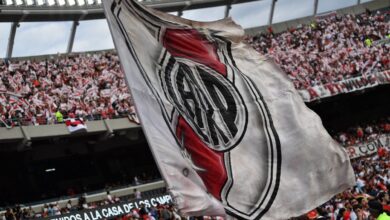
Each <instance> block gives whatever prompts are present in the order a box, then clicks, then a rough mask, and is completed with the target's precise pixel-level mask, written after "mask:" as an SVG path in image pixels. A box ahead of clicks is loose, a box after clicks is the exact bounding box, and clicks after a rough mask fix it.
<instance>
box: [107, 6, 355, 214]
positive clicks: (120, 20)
mask: <svg viewBox="0 0 390 220" xmlns="http://www.w3.org/2000/svg"><path fill="white" fill-rule="evenodd" d="M103 3H104V9H105V13H106V17H107V19H108V24H109V26H110V29H111V33H112V35H113V39H114V43H115V46H116V49H117V51H118V53H119V57H120V59H121V62H122V66H123V68H124V71H125V75H126V78H127V82H128V84H129V85H130V89H131V92H132V97H133V98H134V102H135V105H136V107H137V115H138V116H139V119H140V121H141V124H142V127H143V130H144V132H145V134H146V137H147V139H148V142H149V145H150V147H151V150H152V152H153V155H154V157H155V160H156V161H157V164H158V166H159V168H160V171H161V173H162V175H163V177H164V179H165V181H166V183H167V186H168V189H169V191H170V193H171V194H172V196H173V198H174V201H175V203H176V205H177V208H178V209H179V211H180V212H181V213H182V214H184V215H194V216H202V215H223V216H233V217H236V218H239V219H260V218H263V219H287V218H289V217H293V216H298V215H300V214H303V213H306V212H308V211H310V210H312V209H313V208H315V207H316V206H318V205H321V204H322V203H324V202H326V201H327V200H328V199H330V198H331V197H332V196H333V195H335V194H336V193H338V192H341V191H343V190H345V189H346V188H348V187H349V186H352V185H353V184H354V175H353V170H352V168H351V165H350V162H349V158H348V155H347V153H346V151H345V150H344V149H342V147H341V146H340V145H338V144H337V143H336V142H335V141H333V140H332V138H331V137H330V136H329V134H328V133H327V132H326V131H325V129H324V128H323V126H322V124H321V120H320V118H319V117H318V116H317V115H316V114H315V113H313V112H312V111H310V110H309V109H308V108H307V107H306V106H305V104H304V103H303V101H302V99H301V97H300V96H299V95H298V93H297V91H296V90H295V89H294V87H293V85H292V83H291V82H290V81H289V80H288V78H287V76H286V75H285V74H284V73H283V72H282V71H281V70H280V69H279V68H278V67H276V66H275V65H274V63H273V62H272V61H270V60H268V59H266V58H264V57H262V56H260V55H259V54H258V53H257V52H256V51H254V50H253V49H251V48H250V47H249V46H247V45H245V44H244V43H243V42H242V39H243V35H244V31H243V30H242V28H241V27H239V26H238V25H236V24H235V23H234V22H232V21H231V20H230V19H225V20H221V21H216V22H209V23H204V22H196V21H190V20H186V19H182V18H179V17H176V16H172V15H169V14H164V13H162V12H158V11H155V10H152V9H148V8H146V7H144V6H142V5H140V4H139V3H138V2H137V1H132V0H107V1H103Z"/></svg>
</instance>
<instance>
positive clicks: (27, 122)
mask: <svg viewBox="0 0 390 220" xmlns="http://www.w3.org/2000/svg"><path fill="white" fill-rule="evenodd" d="M63 116H64V118H65V119H66V118H68V115H67V114H64V115H63ZM77 118H82V119H83V120H84V121H98V120H104V119H118V118H129V120H131V121H133V122H135V123H137V124H139V122H138V120H137V116H136V114H135V113H123V114H119V115H114V114H107V115H102V114H93V115H86V116H78V117H77ZM62 123H64V122H58V121H57V120H56V119H55V117H54V116H51V117H49V118H46V117H45V116H35V117H33V118H29V117H23V118H18V117H13V118H9V119H5V120H3V119H1V118H0V127H7V128H13V127H17V126H37V125H52V124H62Z"/></svg>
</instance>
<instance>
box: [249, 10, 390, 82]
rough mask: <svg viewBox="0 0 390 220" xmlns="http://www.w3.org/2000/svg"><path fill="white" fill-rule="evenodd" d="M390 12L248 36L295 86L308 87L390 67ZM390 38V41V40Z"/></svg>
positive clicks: (338, 17) (334, 17)
mask: <svg viewBox="0 0 390 220" xmlns="http://www.w3.org/2000/svg"><path fill="white" fill-rule="evenodd" d="M389 21H390V13H389V11H388V10H387V11H378V12H375V13H373V12H370V11H367V12H366V13H362V14H359V15H352V14H346V15H336V14H330V15H328V16H323V17H318V18H317V19H316V20H315V21H313V22H312V23H310V24H309V25H299V26H298V27H295V28H290V29H288V30H287V31H284V32H281V33H277V34H276V33H274V32H273V30H272V28H271V27H270V28H268V31H267V32H262V33H259V34H257V35H255V36H253V37H249V38H248V42H249V43H250V44H251V45H252V46H253V47H254V48H255V49H256V50H257V51H259V52H260V53H262V54H267V55H269V56H270V57H272V58H273V59H274V60H275V61H276V63H278V64H279V65H280V66H281V68H282V69H283V70H284V71H285V72H286V73H287V74H288V76H289V78H290V79H291V80H292V81H293V83H294V86H295V87H296V88H297V89H307V88H308V87H312V86H316V85H325V84H328V83H334V82H338V81H342V80H345V79H350V78H353V77H356V76H367V75H369V74H373V73H376V72H382V71H385V70H389V69H390V53H389V49H390V44H389V42H387V43H382V44H377V43H376V41H378V40H383V39H389V38H390V23H389ZM389 40H390V39H389Z"/></svg>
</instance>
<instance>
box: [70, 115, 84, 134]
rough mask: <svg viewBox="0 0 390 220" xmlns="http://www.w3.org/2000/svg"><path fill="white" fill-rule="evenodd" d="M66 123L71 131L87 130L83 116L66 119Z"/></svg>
mask: <svg viewBox="0 0 390 220" xmlns="http://www.w3.org/2000/svg"><path fill="white" fill-rule="evenodd" d="M65 125H66V127H67V128H68V130H69V132H70V133H75V132H85V131H87V125H86V124H85V123H84V121H83V119H81V118H70V119H66V120H65Z"/></svg>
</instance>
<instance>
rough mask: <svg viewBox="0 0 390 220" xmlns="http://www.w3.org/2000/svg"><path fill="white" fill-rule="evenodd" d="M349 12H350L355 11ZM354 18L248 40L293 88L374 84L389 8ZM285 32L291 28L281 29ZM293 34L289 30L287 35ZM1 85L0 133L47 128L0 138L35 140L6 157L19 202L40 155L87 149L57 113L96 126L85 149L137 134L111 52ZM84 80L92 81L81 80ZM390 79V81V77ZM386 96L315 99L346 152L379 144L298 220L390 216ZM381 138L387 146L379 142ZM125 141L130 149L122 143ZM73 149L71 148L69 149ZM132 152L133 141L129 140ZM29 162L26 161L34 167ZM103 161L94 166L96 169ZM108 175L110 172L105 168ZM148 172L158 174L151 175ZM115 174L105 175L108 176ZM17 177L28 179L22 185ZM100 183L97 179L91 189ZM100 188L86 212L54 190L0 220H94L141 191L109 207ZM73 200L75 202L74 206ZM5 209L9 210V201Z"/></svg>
mask: <svg viewBox="0 0 390 220" xmlns="http://www.w3.org/2000/svg"><path fill="white" fill-rule="evenodd" d="M377 3H378V1H377ZM380 3H381V2H379V3H378V4H380ZM369 4H371V3H369ZM359 7H361V6H359ZM346 11H348V12H349V11H352V9H351V10H346ZM357 11H358V12H359V13H357V15H354V14H353V13H343V14H339V13H329V14H326V15H325V16H318V17H317V18H316V19H312V18H310V19H307V18H306V19H304V20H301V21H302V22H295V24H296V25H295V26H294V28H292V27H293V26H292V25H289V24H290V23H292V22H290V21H288V22H285V23H283V24H280V25H274V26H273V28H268V27H266V28H263V30H264V31H263V32H262V33H257V34H256V35H255V36H253V37H248V42H249V43H251V44H252V45H253V47H254V48H255V49H256V50H258V51H259V52H260V53H262V54H265V55H268V56H270V57H272V58H274V59H275V60H276V61H277V62H278V63H279V64H280V65H281V68H282V69H284V70H285V71H286V72H287V74H288V76H289V77H290V79H291V80H292V81H293V82H294V85H295V86H296V88H297V89H298V90H301V91H302V90H309V89H310V88H312V87H316V86H317V87H318V86H323V85H329V84H334V83H337V82H341V81H345V80H348V79H353V78H356V77H369V76H376V74H377V73H384V72H385V73H386V74H387V73H388V71H389V67H390V62H389V58H390V57H389V44H388V42H389V41H388V40H387V39H388V38H389V34H390V32H389V31H390V25H389V19H390V15H389V10H388V8H386V9H383V10H380V11H376V10H372V11H370V10H367V11H366V12H364V10H362V8H359V10H357ZM282 26H283V27H284V28H277V27H282ZM287 28H289V29H288V30H286V29H287ZM282 29H283V30H282ZM0 76H1V80H0V103H2V105H1V106H0V107H2V108H0V115H1V118H2V120H1V121H0V126H7V127H11V126H14V125H24V126H28V125H47V126H30V127H29V128H25V127H24V126H21V127H20V129H21V130H20V131H19V130H18V128H14V129H5V128H3V129H4V130H1V129H2V128H0V139H1V140H0V143H1V147H2V149H4V148H5V147H4V146H6V145H7V144H4V143H3V142H1V141H4V140H5V141H9V140H11V139H12V138H10V135H9V134H11V133H12V132H16V131H17V133H18V134H17V135H15V136H12V137H15V138H14V139H17V138H23V136H26V135H25V133H26V134H34V135H35V136H34V135H32V137H33V141H34V144H33V147H34V148H33V149H32V150H31V149H29V151H27V152H17V153H14V154H10V153H3V154H2V157H0V158H1V159H0V161H2V162H3V163H2V165H3V166H2V167H3V170H2V174H3V176H5V177H6V178H7V180H8V181H9V182H10V183H9V185H12V184H15V185H14V186H13V188H15V189H18V190H20V191H21V192H20V194H23V193H26V194H27V191H28V190H26V189H25V188H26V186H25V184H30V183H32V182H33V181H30V180H28V178H25V179H23V178H21V177H20V176H23V175H26V176H28V175H27V174H26V172H25V171H23V169H25V170H30V169H31V170H32V169H33V168H35V167H36V165H35V164H34V163H29V162H25V158H29V157H31V155H33V153H34V154H35V155H40V154H42V155H43V153H42V152H43V151H45V152H47V155H45V156H42V155H40V156H41V157H48V158H51V160H54V161H56V160H59V159H58V158H57V156H54V154H57V152H55V151H50V150H48V149H49V147H52V146H53V145H57V144H58V143H59V142H62V141H63V142H64V144H61V145H69V146H72V148H70V149H72V150H70V151H76V150H74V149H81V148H84V146H81V145H80V144H74V143H73V142H76V141H80V140H73V139H74V137H73V136H72V137H69V139H71V138H73V139H72V140H68V137H67V138H64V140H62V139H61V137H63V136H65V134H66V130H65V128H59V127H57V126H59V125H56V124H55V123H58V121H57V119H56V117H55V113H56V112H57V109H59V110H60V111H61V112H62V114H63V115H64V117H67V115H69V114H71V115H72V114H74V115H75V116H79V117H82V118H85V119H86V120H93V121H89V123H90V125H91V126H89V128H91V130H90V131H91V133H92V134H95V136H92V137H87V136H86V135H90V134H89V133H87V134H85V136H81V137H79V138H80V139H84V140H83V141H84V142H91V141H92V140H99V141H100V139H99V138H100V137H98V136H100V134H101V133H99V134H98V135H97V134H96V133H97V132H103V131H104V132H105V131H106V130H110V129H109V128H110V127H111V131H112V128H114V129H113V131H114V132H115V133H116V134H115V135H117V134H118V133H120V132H122V130H125V129H129V127H130V125H129V123H128V121H127V122H126V123H125V120H124V119H123V117H127V116H128V115H129V114H133V113H134V109H133V107H132V105H131V104H132V100H131V96H130V94H129V92H128V90H127V88H126V86H125V84H124V80H123V73H122V71H121V70H120V68H119V61H118V57H117V56H116V55H115V52H113V51H106V52H98V53H83V54H74V55H72V54H71V55H65V56H59V57H54V58H46V57H45V58H41V59H38V58H29V59H12V60H4V61H2V63H1V65H0ZM85 77H86V78H87V80H83V79H82V78H85ZM387 79H390V77H389V78H387ZM388 83H389V81H387V82H386V84H388ZM376 85H379V84H375V86H376ZM385 86H386V87H385V88H384V87H383V86H377V88H374V89H372V90H367V91H364V92H362V94H360V93H359V94H347V95H342V96H340V97H337V98H336V97H331V99H330V100H324V99H323V97H322V96H319V95H318V94H317V95H318V96H319V97H318V99H319V102H315V103H314V102H312V103H308V105H309V106H310V107H311V108H312V109H313V110H315V111H316V112H317V113H318V114H319V115H320V117H321V118H322V119H323V122H324V126H325V127H326V128H327V129H328V131H329V133H330V134H331V135H332V136H333V137H334V139H335V140H336V141H338V142H340V143H341V144H342V145H343V146H344V147H346V149H348V150H349V149H353V148H354V147H357V148H360V149H363V150H365V147H367V148H369V147H370V146H371V145H370V144H371V143H374V145H373V146H374V148H373V151H372V152H371V153H370V154H362V155H355V156H356V157H355V156H354V157H352V154H351V158H352V163H353V167H354V169H355V171H356V179H357V185H356V186H355V187H353V188H351V189H349V190H347V191H345V192H343V193H341V194H339V195H337V196H335V198H334V199H332V200H331V201H328V202H327V203H325V204H324V205H323V206H321V207H319V208H317V209H315V210H313V211H311V212H309V213H308V214H305V215H304V216H301V217H298V218H297V219H321V217H324V218H322V219H332V220H333V219H336V220H338V219H351V220H353V219H368V216H369V208H372V202H371V204H370V200H375V199H376V200H378V201H379V202H380V203H381V205H382V207H383V209H385V211H388V212H390V208H389V204H390V199H389V197H388V194H389V190H388V189H389V187H390V169H389V168H390V163H389V161H390V153H389V152H390V151H389V150H390V149H389V147H390V144H389V143H390V141H389V140H390V118H389V115H388V110H389V107H390V106H389V104H390V103H389V102H388V101H386V98H387V96H386V95H387V94H389V93H388V92H389V86H388V85H385ZM305 101H312V99H310V98H309V99H308V100H305ZM31 106H33V108H31ZM91 107H92V108H91ZM113 118H121V119H115V120H110V121H109V122H107V120H101V119H113ZM61 129H62V130H61ZM51 132H52V133H51ZM94 132H95V133H94ZM16 136H17V138H16ZM382 137H384V138H383V139H382ZM7 138H8V139H7ZM34 138H35V139H34ZM115 138H116V137H115ZM115 138H114V139H115ZM42 139H44V140H42ZM46 139H50V141H49V142H50V144H42V142H44V141H47V140H46ZM58 139H60V140H58ZM119 139H120V138H119ZM120 141H124V140H123V139H120ZM120 141H119V142H120ZM127 141H128V140H127ZM68 142H69V143H68ZM70 142H72V143H71V144H70ZM114 142H115V140H112V139H108V140H104V141H102V144H101V145H106V148H111V147H113V146H114V145H113V143H114ZM131 142H132V143H133V142H135V141H134V140H132V141H131ZM12 145H14V143H12ZM46 145H47V146H46ZM87 145H88V144H87ZM45 147H46V148H45ZM99 147H102V146H99ZM132 147H133V146H132ZM145 147H146V144H145V143H144V145H143V146H142V147H140V146H138V148H137V149H141V148H142V149H144V148H145ZM39 148H41V150H39ZM61 148H62V147H58V149H57V150H58V151H61V150H62V149H61ZM86 148H90V147H86ZM134 148H136V147H134ZM96 149H98V148H96ZM57 150H56V151H57ZM67 151H69V149H66V150H64V153H66V154H68V152H67ZM31 152H33V153H31ZM80 152H81V150H80ZM85 152H87V153H85ZM85 152H84V153H82V154H91V155H94V156H91V157H97V156H96V155H95V154H92V153H91V152H90V150H89V149H88V150H85ZM365 152H367V151H365ZM349 153H350V152H349ZM25 154H28V157H27V156H25ZM118 154H123V155H125V154H129V152H128V151H125V150H123V151H121V152H120V153H118ZM130 154H132V155H131V156H132V159H131V161H137V162H139V161H148V160H152V158H151V156H150V155H149V157H147V156H145V157H142V158H137V157H139V156H140V155H143V154H146V153H145V152H142V153H137V154H135V153H130ZM9 155H12V156H9ZM22 155H23V156H22ZM107 155H109V156H107ZM111 155H113V154H108V153H107V151H104V152H101V153H100V155H99V157H103V158H105V160H110V162H112V161H115V160H116V158H110V157H111ZM134 155H136V156H134ZM68 156H69V157H70V158H72V159H71V160H70V159H69V160H65V161H66V162H68V161H71V162H69V163H75V165H74V164H73V165H72V166H70V165H69V167H80V168H81V167H82V166H81V163H80V164H77V163H76V162H74V161H76V160H73V159H74V158H76V159H77V160H80V159H81V160H85V161H87V160H90V159H91V158H90V157H88V156H85V155H83V156H82V155H81V154H80V155H79V152H77V153H74V152H73V153H72V155H68ZM8 157H9V158H12V159H11V160H13V161H12V162H9V161H6V160H7V159H8ZM133 158H134V159H133ZM20 161H23V163H20ZM97 161H98V160H95V162H97ZM124 161H126V160H124ZM149 162H150V161H149ZM40 163H42V164H43V163H45V162H40ZM6 166H10V167H12V166H15V168H9V170H6V171H4V170H5V169H4V167H6ZM108 166H109V164H107V167H108ZM141 167H142V168H144V167H148V168H150V167H151V166H150V164H147V165H145V164H142V163H140V164H138V163H135V165H134V166H133V167H131V166H130V168H129V169H133V168H139V169H141ZM151 169H156V168H155V167H154V166H153V168H151ZM77 171H78V170H77ZM77 171H73V173H77ZM88 172H90V175H94V174H95V173H94V172H96V171H94V170H92V171H90V170H88V171H86V172H83V174H86V173H88ZM111 172H112V171H107V173H110V174H111ZM16 173H21V174H17V175H16ZM32 175H36V174H32ZM88 175H89V174H88ZM15 176H17V178H16V177H15ZM39 177H41V176H39ZM88 177H89V176H85V177H84V178H85V179H87V178H88ZM12 178H15V179H12ZM29 178H32V177H29ZM37 179H39V178H37ZM8 181H4V182H8ZM23 181H24V182H23ZM40 181H44V180H43V179H42V180H40ZM94 181H95V180H92V179H91V182H94ZM101 182H102V181H100V190H98V192H97V191H92V192H90V193H88V194H87V195H86V196H85V200H82V199H81V200H82V201H84V202H82V203H80V204H79V198H80V194H77V195H74V196H70V197H66V196H64V195H65V194H64V192H63V190H59V189H58V188H56V189H54V191H55V190H57V191H55V193H54V194H55V196H50V195H47V196H46V197H45V199H47V198H51V200H49V201H42V200H40V199H39V198H37V196H36V195H33V196H30V197H29V198H28V199H29V200H31V201H34V202H33V203H31V204H32V205H31V206H32V208H31V209H30V208H29V206H30V203H27V204H26V206H24V207H21V206H20V205H16V206H11V204H8V205H4V207H6V206H7V207H8V208H9V209H4V212H0V213H1V214H3V215H1V214H0V217H3V219H6V220H8V219H10V220H19V219H30V218H40V217H50V216H60V215H63V214H69V213H73V212H77V211H80V210H77V209H78V208H77V207H81V209H91V210H92V209H96V208H98V207H100V206H105V205H107V204H108V203H112V202H114V203H119V202H123V201H129V200H132V199H134V197H133V191H132V190H133V189H134V188H135V187H134V186H131V187H123V186H121V187H119V188H117V189H116V188H115V189H112V190H110V192H111V194H112V197H111V198H109V197H108V196H107V194H106V192H105V191H104V190H101V185H102V184H101ZM155 183H158V184H157V185H156V186H155V187H154V186H153V187H152V188H147V187H146V188H145V189H142V187H141V186H136V188H138V189H142V195H145V196H146V194H149V195H151V196H152V195H155V194H161V193H162V191H161V190H160V188H161V187H163V185H164V184H163V183H161V182H155V181H153V183H152V184H155ZM3 184H5V183H3ZM118 185H121V184H118ZM0 186H1V185H0ZM31 187H32V186H31ZM11 188H12V187H10V188H7V189H11ZM41 188H42V189H40V190H43V191H46V192H49V191H53V190H51V189H47V188H44V187H41ZM149 189H150V190H149ZM81 191H82V190H81ZM81 191H80V192H81ZM3 193H4V192H3ZM51 193H52V192H51ZM1 197H2V198H3V200H5V201H6V200H7V199H9V200H8V201H9V202H12V203H13V204H15V201H14V200H16V199H14V200H11V198H12V196H9V195H3V196H0V198H1ZM23 197H27V196H26V195H18V198H17V200H19V201H23ZM53 198H55V199H53ZM58 198H59V199H58ZM68 200H71V203H70V205H69V206H68ZM2 202H3V203H4V201H2ZM83 205H84V206H83ZM157 210H159V211H158V212H156V210H155V209H154V208H151V209H144V210H143V211H142V213H143V215H144V217H145V218H146V216H147V215H148V214H149V213H150V215H151V216H154V218H155V219H161V217H162V216H163V215H164V213H165V214H166V215H167V218H165V217H163V219H172V217H173V216H176V214H177V213H175V212H174V211H173V210H172V209H171V207H169V206H160V207H157ZM163 210H168V211H163ZM138 211H140V210H138ZM139 217H142V216H140V213H139V212H137V211H135V212H132V213H131V214H129V215H126V216H119V217H115V218H117V219H119V218H120V219H131V218H139ZM176 217H177V216H176ZM355 217H357V218H355ZM145 218H144V219H145ZM0 219H1V218H0ZM111 219H114V218H111ZM205 219H206V218H205Z"/></svg>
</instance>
